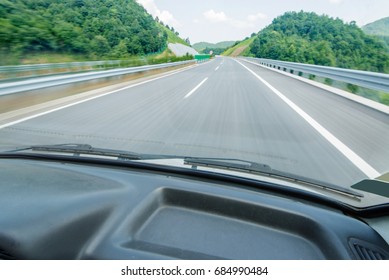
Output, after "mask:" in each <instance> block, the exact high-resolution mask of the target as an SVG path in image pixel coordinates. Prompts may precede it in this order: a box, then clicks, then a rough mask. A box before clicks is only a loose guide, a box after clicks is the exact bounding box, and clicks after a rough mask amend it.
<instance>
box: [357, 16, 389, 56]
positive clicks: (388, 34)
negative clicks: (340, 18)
mask: <svg viewBox="0 0 389 280" xmlns="http://www.w3.org/2000/svg"><path fill="white" fill-rule="evenodd" d="M362 30H363V31H365V33H366V34H369V35H375V36H378V37H379V38H381V39H382V40H383V41H384V42H385V44H386V46H387V47H388V49H389V17H386V18H382V19H379V20H377V21H375V22H372V23H369V24H366V25H365V26H363V27H362Z"/></svg>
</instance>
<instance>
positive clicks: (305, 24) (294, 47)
mask: <svg viewBox="0 0 389 280" xmlns="http://www.w3.org/2000/svg"><path fill="white" fill-rule="evenodd" d="M250 52H251V54H252V55H254V56H256V57H262V58H270V59H276V60H285V61H294V62H301V63H310V64H317V65H327V66H335V67H341V68H351V69H360V70H367V71H375V72H386V73H388V72H389V54H388V49H387V47H386V46H385V45H384V43H383V41H382V40H380V39H379V38H377V37H376V36H371V35H367V34H366V33H365V32H363V31H362V29H360V28H359V27H358V26H357V25H356V24H355V22H351V23H349V24H347V23H344V22H343V21H342V20H341V19H338V18H336V19H334V18H331V17H328V16H325V15H323V16H319V15H317V14H315V13H307V12H303V11H301V12H287V13H285V14H284V15H282V16H279V17H277V18H275V19H274V20H273V22H272V24H270V25H269V26H267V27H266V28H265V29H263V30H262V31H261V32H259V34H258V36H256V39H255V40H254V42H253V43H252V44H251V45H250Z"/></svg>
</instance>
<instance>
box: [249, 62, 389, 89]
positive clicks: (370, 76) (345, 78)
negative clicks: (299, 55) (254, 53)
mask: <svg viewBox="0 0 389 280" xmlns="http://www.w3.org/2000/svg"><path fill="white" fill-rule="evenodd" d="M245 59H246V60H248V61H253V62H258V63H259V64H262V65H265V66H268V67H271V68H276V69H278V70H282V71H288V72H292V73H294V72H302V73H306V74H313V75H317V76H320V77H324V78H330V79H333V80H337V81H341V82H346V83H350V84H353V85H358V86H361V87H365V88H370V89H375V90H381V91H385V92H389V75H388V74H381V73H375V72H368V71H360V70H351V69H344V68H336V67H328V66H318V65H311V64H302V63H295V62H286V61H278V60H271V59H263V58H245Z"/></svg>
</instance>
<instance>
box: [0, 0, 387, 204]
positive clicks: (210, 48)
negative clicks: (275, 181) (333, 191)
mask: <svg viewBox="0 0 389 280" xmlns="http://www.w3.org/2000/svg"><path fill="white" fill-rule="evenodd" d="M187 2H188V3H190V5H189V4H188V5H187V4H185V5H184V4H182V3H181V2H180V3H178V1H162V0H161V1H160V0H137V1H135V0H126V1H103V0H97V1H96V0H93V1H92V0H61V1H60V0H40V1H24V0H17V1H1V2H0V15H1V17H0V38H1V39H0V79H1V80H0V150H1V151H10V150H15V149H19V148H23V147H30V146H36V145H41V146H42V145H43V146H44V145H62V144H69V143H76V144H77V145H89V146H88V147H95V148H97V149H105V151H107V149H108V151H111V150H115V153H117V152H116V151H122V152H119V155H122V157H121V158H122V159H123V160H128V159H129V158H130V159H142V156H140V155H142V154H148V155H153V156H152V158H153V159H157V158H158V156H160V157H161V158H167V157H168V158H181V159H183V158H189V157H193V158H206V159H210V158H212V159H229V160H241V161H246V162H250V165H249V166H257V167H258V166H265V167H266V168H268V169H266V168H265V169H266V170H276V171H277V172H278V174H281V173H280V172H283V173H282V174H286V173H287V174H288V177H289V178H292V179H293V178H296V179H297V178H302V177H303V178H304V180H308V181H309V180H311V181H312V182H313V183H314V182H318V181H319V182H322V183H324V184H328V185H332V186H338V187H340V188H342V189H344V188H346V189H350V187H351V186H352V185H354V184H356V183H358V182H360V181H361V180H363V179H368V178H370V179H374V178H377V177H379V176H381V175H382V174H384V173H386V172H388V171H389V109H388V108H389V106H388V105H389V75H388V73H389V12H388V11H389V4H388V2H387V1H386V0H382V1H369V0H366V1H365V0H361V1H347V0H344V1H327V0H322V1H270V2H269V1H256V0H255V1H254V0H242V1H228V2H227V3H226V1H219V0H209V1H187ZM200 2H201V3H200ZM285 2H287V3H285ZM313 2H314V3H313ZM315 65H318V66H323V67H320V68H317V67H316V68H315V67H314V66H315ZM345 69H350V70H356V71H348V70H347V71H346V70H345ZM83 147H84V146H83ZM126 153H127V154H126ZM129 154H130V155H132V154H136V155H137V156H136V157H132V156H128V155H129ZM123 155H127V156H124V157H123ZM119 157H120V156H119ZM235 167H236V166H235ZM246 169H247V168H246ZM246 171H247V170H246ZM254 171H255V169H254ZM257 171H258V170H257ZM260 171H263V168H262V169H261V170H260ZM212 172H218V170H217V169H216V168H215V169H213V171H212ZM266 172H268V173H270V171H266ZM241 176H243V177H244V176H245V175H244V174H242V175H241ZM350 190H351V189H350ZM388 202H389V201H388Z"/></svg>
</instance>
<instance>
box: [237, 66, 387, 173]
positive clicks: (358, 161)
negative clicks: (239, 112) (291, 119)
mask: <svg viewBox="0 0 389 280" xmlns="http://www.w3.org/2000/svg"><path fill="white" fill-rule="evenodd" d="M236 62H238V63H239V64H240V65H242V66H243V67H244V68H246V69H247V70H248V71H249V72H250V73H251V74H253V75H254V76H255V77H256V78H257V79H258V80H260V81H261V82H262V83H263V84H265V85H266V86H267V87H268V88H269V89H271V90H272V91H273V92H274V93H275V94H277V95H278V97H279V98H281V99H282V100H283V101H284V102H285V103H286V104H288V105H289V107H291V108H292V109H293V110H294V111H295V112H296V113H297V114H299V115H300V116H301V117H302V118H303V119H304V120H305V121H307V122H308V123H309V124H310V125H311V126H312V127H313V128H314V129H316V131H317V132H319V133H320V134H321V135H322V136H323V137H324V138H325V139H326V140H327V141H328V142H330V143H331V144H332V145H333V146H334V147H335V148H336V149H338V150H339V151H340V152H341V153H342V154H343V155H344V156H345V157H347V158H348V159H349V160H350V161H351V162H352V163H353V164H354V165H355V166H356V167H358V168H359V169H360V170H361V171H362V172H363V173H365V174H366V176H368V177H369V178H376V177H378V176H380V173H379V172H378V171H377V170H375V169H374V168H373V167H372V166H371V165H369V164H368V163H367V162H366V161H364V160H363V159H362V158H361V157H360V156H358V155H357V154H356V153H355V152H354V151H352V150H351V149H350V148H349V147H347V146H346V145H345V144H344V143H343V142H342V141H340V140H339V139H338V138H336V137H335V136H334V135H333V134H332V133H331V132H329V131H328V130H327V129H325V128H324V127H323V126H321V125H320V124H319V123H318V122H317V121H315V120H314V119H313V118H312V117H311V116H309V115H308V114H307V113H305V112H304V111H303V110H302V109H301V108H300V107H298V106H297V105H296V104H295V103H293V102H292V101H291V100H290V99H288V98H287V97H286V96H285V95H283V94H282V93H281V92H280V91H278V90H277V89H275V88H274V87H273V86H272V85H270V84H269V83H268V82H267V81H265V80H264V79H263V78H261V77H260V76H259V75H257V74H256V73H255V72H254V71H252V70H251V69H250V68H248V67H247V66H245V65H243V64H242V63H241V62H239V61H237V60H236Z"/></svg>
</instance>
